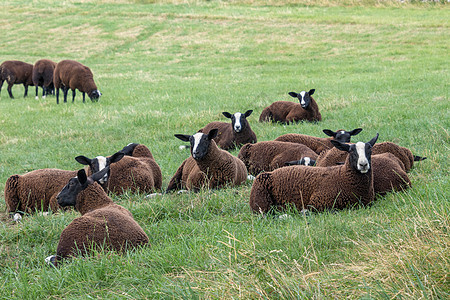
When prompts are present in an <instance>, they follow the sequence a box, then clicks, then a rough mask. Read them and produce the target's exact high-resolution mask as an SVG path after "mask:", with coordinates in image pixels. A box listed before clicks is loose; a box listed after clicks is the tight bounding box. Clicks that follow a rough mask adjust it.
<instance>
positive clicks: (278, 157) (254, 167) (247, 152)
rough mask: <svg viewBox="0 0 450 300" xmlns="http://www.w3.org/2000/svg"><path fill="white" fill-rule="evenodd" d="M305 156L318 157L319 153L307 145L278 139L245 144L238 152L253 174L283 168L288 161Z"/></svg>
mask: <svg viewBox="0 0 450 300" xmlns="http://www.w3.org/2000/svg"><path fill="white" fill-rule="evenodd" d="M305 156H308V157H311V158H312V159H316V157H317V154H316V153H315V152H314V151H312V150H311V149H309V148H308V147H307V146H305V145H302V144H297V143H288V142H278V141H265V142H258V143H256V144H245V145H244V146H242V148H241V150H240V151H239V154H238V158H239V159H240V160H242V161H243V162H244V164H245V166H246V167H247V170H248V172H249V173H250V174H252V175H257V174H259V173H261V172H267V171H272V170H275V169H277V168H281V167H283V166H285V163H286V162H289V161H293V160H299V159H301V158H302V157H305Z"/></svg>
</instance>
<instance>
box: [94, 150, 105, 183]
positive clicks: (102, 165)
mask: <svg viewBox="0 0 450 300" xmlns="http://www.w3.org/2000/svg"><path fill="white" fill-rule="evenodd" d="M96 159H97V163H98V169H97V170H99V171H100V170H103V169H104V168H105V167H106V157H104V156H97V157H96ZM107 181H108V174H105V175H104V176H103V177H102V178H101V179H100V180H99V182H100V183H101V184H104V183H105V182H107Z"/></svg>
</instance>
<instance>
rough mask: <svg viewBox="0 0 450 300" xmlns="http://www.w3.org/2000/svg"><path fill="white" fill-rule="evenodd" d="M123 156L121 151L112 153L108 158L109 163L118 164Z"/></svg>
mask: <svg viewBox="0 0 450 300" xmlns="http://www.w3.org/2000/svg"><path fill="white" fill-rule="evenodd" d="M124 155H125V153H123V152H121V151H119V152H116V153H114V154H113V155H112V156H111V157H109V158H108V160H109V163H110V164H112V163H116V162H118V161H119V160H121V159H122V158H123V157H124Z"/></svg>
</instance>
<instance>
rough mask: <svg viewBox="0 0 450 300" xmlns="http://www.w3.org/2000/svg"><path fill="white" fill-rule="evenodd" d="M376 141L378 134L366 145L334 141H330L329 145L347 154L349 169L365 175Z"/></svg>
mask: <svg viewBox="0 0 450 300" xmlns="http://www.w3.org/2000/svg"><path fill="white" fill-rule="evenodd" d="M377 139H378V133H377V135H376V136H375V137H374V138H372V139H371V140H370V141H369V142H367V143H363V142H357V143H356V144H351V145H349V144H344V143H341V142H338V141H335V140H332V141H331V143H332V144H333V145H334V146H335V147H336V148H338V149H339V150H342V151H346V152H348V153H349V162H350V166H351V168H353V169H355V170H356V171H358V172H359V173H361V174H366V173H367V172H369V170H370V168H371V156H372V147H373V145H375V143H376V141H377Z"/></svg>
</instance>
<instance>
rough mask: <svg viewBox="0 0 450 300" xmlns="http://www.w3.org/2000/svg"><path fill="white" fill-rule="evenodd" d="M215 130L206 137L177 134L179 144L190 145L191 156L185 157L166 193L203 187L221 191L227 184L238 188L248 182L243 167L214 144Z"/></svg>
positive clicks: (200, 134) (205, 135)
mask: <svg viewBox="0 0 450 300" xmlns="http://www.w3.org/2000/svg"><path fill="white" fill-rule="evenodd" d="M217 132H218V129H217V128H215V129H212V130H211V131H210V132H209V133H208V134H205V133H202V132H197V133H196V134H194V135H183V134H176V135H175V136H176V137H177V138H179V139H180V140H182V141H185V142H187V141H189V142H190V143H191V154H192V155H191V156H190V157H188V158H187V159H186V160H185V161H183V163H182V164H181V166H180V167H179V168H178V170H177V171H176V172H175V175H174V176H173V177H172V179H171V180H170V182H169V186H168V187H167V192H169V191H172V190H179V189H188V190H194V191H198V190H199V189H201V188H202V187H209V188H220V187H223V186H224V185H226V184H231V185H240V184H241V183H243V182H245V180H246V179H247V170H246V168H245V165H244V163H243V162H242V161H241V160H240V159H238V158H237V157H235V156H233V155H231V154H230V153H228V152H227V151H225V150H222V149H219V148H218V147H217V145H216V142H214V140H213V139H214V138H215V137H216V136H217Z"/></svg>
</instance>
